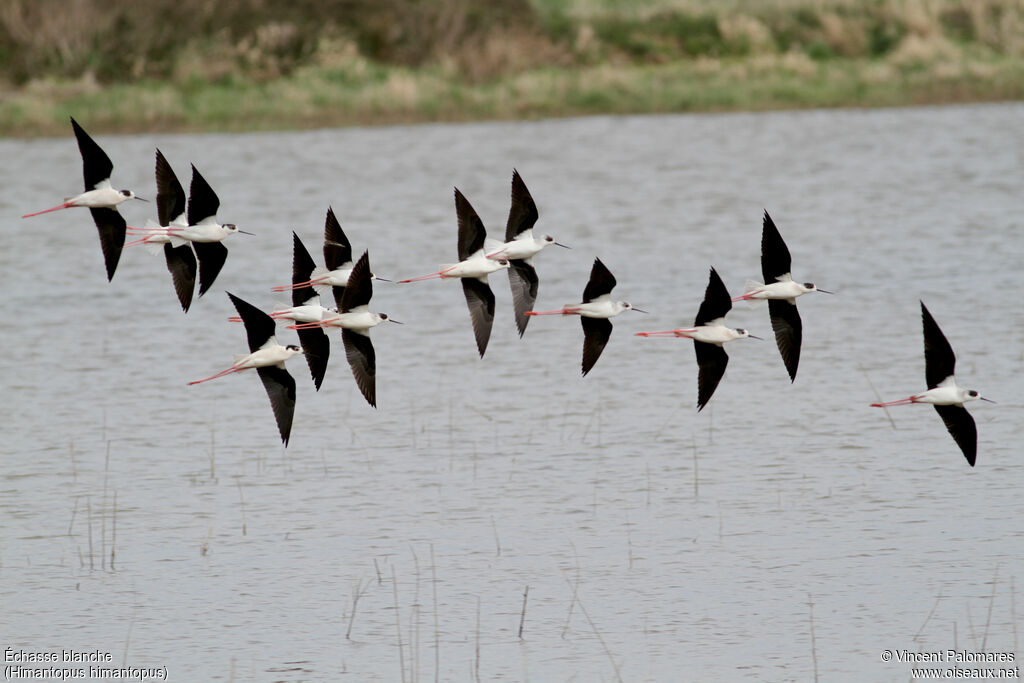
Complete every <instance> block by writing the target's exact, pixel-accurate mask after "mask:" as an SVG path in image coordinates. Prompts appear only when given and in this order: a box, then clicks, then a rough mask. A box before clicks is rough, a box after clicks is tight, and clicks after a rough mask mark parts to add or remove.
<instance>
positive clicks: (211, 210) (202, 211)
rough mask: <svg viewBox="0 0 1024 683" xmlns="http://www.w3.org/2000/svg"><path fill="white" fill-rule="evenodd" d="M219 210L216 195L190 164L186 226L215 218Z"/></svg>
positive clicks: (193, 165) (218, 200)
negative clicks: (190, 173)
mask: <svg viewBox="0 0 1024 683" xmlns="http://www.w3.org/2000/svg"><path fill="white" fill-rule="evenodd" d="M219 208H220V199H218V198H217V193H216V192H214V191H213V188H212V187H210V184H209V183H208V182H206V178H204V177H203V176H202V174H200V173H199V171H198V170H197V169H196V165H195V164H192V185H191V186H190V187H189V191H188V224H189V225H198V224H199V223H200V222H202V221H203V220H204V219H206V218H211V217H214V216H216V215H217V209H219ZM200 295H201V294H200Z"/></svg>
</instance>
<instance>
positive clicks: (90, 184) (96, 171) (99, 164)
mask: <svg viewBox="0 0 1024 683" xmlns="http://www.w3.org/2000/svg"><path fill="white" fill-rule="evenodd" d="M71 127H72V128H74V129H75V138H76V139H77V140H78V151H79V152H80V153H81V155H82V178H83V179H84V180H85V189H86V191H89V190H93V189H96V186H97V185H99V184H100V183H102V182H103V181H104V180H110V174H111V173H113V172H114V164H113V163H111V161H110V157H108V156H107V153H106V152H104V151H103V150H102V149H100V146H99V145H97V144H96V141H95V140H93V139H92V138H91V137H89V134H88V133H86V132H85V131H84V130H82V127H81V126H80V125H78V121H75V119H73V118H72V119H71Z"/></svg>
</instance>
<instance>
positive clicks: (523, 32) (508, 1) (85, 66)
mask: <svg viewBox="0 0 1024 683" xmlns="http://www.w3.org/2000/svg"><path fill="white" fill-rule="evenodd" d="M56 1H57V0H39V2H40V3H42V4H43V5H45V4H46V3H48V2H56ZM100 1H101V0H82V3H84V4H83V6H84V5H85V4H88V3H89V2H100ZM296 1H297V2H298V3H299V4H296V5H294V6H291V5H289V7H291V10H289V11H290V12H291V13H290V14H289V13H281V12H283V11H284V10H280V7H282V6H283V5H278V4H276V3H267V4H264V5H260V6H259V7H260V8H261V11H262V12H264V14H256V15H254V14H252V13H247V14H244V16H243V15H241V14H239V13H240V12H242V11H243V10H246V9H247V8H249V9H251V8H252V7H253V6H254V5H252V4H251V3H237V2H232V0H222V1H221V2H219V3H218V4H217V12H218V13H219V14H218V15H217V16H218V17H220V20H222V21H225V22H228V23H229V25H230V26H231V27H232V28H231V30H230V31H228V29H226V28H223V27H221V28H218V26H216V25H211V26H209V27H207V28H208V31H209V32H208V33H207V34H201V35H199V36H198V37H197V38H195V39H194V40H193V41H192V42H189V43H188V44H187V45H181V44H178V43H174V47H175V49H174V50H171V51H169V52H160V53H147V52H145V51H144V46H146V45H163V44H164V43H166V42H167V41H168V40H171V39H173V40H178V38H176V37H175V36H177V35H178V34H177V33H174V32H172V33H166V31H165V32H164V33H160V34H159V35H156V36H154V37H153V39H152V40H147V37H146V35H144V34H141V33H140V35H138V36H137V39H136V40H133V41H131V42H130V43H129V44H127V45H123V46H122V47H121V48H119V49H121V50H122V52H121V53H118V54H117V55H113V56H111V55H107V56H104V54H103V53H102V51H100V50H99V47H97V46H99V45H104V44H106V43H105V42H104V41H103V37H104V36H105V35H106V34H104V33H103V31H104V30H106V29H104V25H103V23H102V22H97V23H96V24H95V25H91V24H88V23H84V24H83V23H82V22H78V21H72V19H73V17H66V16H62V15H60V14H47V13H45V12H44V11H43V10H44V9H45V8H44V7H42V5H40V8H36V9H35V10H33V11H37V10H38V12H39V14H38V15H37V16H35V17H34V19H33V20H34V21H35V22H36V23H37V24H39V26H38V31H36V32H25V31H23V30H22V31H14V30H12V28H11V27H10V26H8V24H9V23H10V21H11V17H12V16H13V14H10V13H8V14H0V55H8V56H10V55H15V56H16V57H17V58H16V59H14V58H12V59H9V60H7V61H3V62H0V135H7V136H14V135H18V136H26V135H48V134H66V133H67V117H68V116H69V115H74V116H76V117H80V118H81V119H82V120H84V121H88V122H89V128H90V130H96V131H107V132H110V131H118V130H120V131H152V130H176V131H201V130H232V131H234V130H253V129H258V130H266V129H276V128H303V127H310V126H338V125H353V124H359V125H366V124H382V123H397V122H402V123H406V122H416V121H459V120H470V119H483V118H519V117H526V118H536V117H551V116H569V115H578V114H603V113H639V112H675V111H721V110H733V109H747V110H763V109H776V108H785V107H837V106H892V105H902V104H920V103H942V102H962V101H977V100H1006V99H1020V98H1022V97H1024V2H1021V0H931V1H930V2H927V3H923V2H909V1H907V0H870V1H866V2H859V1H856V0H494V2H493V3H490V4H487V5H481V4H479V3H474V2H473V0H445V2H443V3H428V4H423V3H418V2H415V0H375V1H374V2H367V3H364V4H361V5H360V4H359V3H358V2H356V4H357V5H358V6H360V7H363V8H364V12H365V15H354V14H351V13H349V14H335V15H331V12H332V11H333V12H338V11H340V10H339V9H338V8H344V7H350V6H353V5H352V4H351V3H353V2H355V0H322V1H321V2H319V3H313V5H315V7H316V8H318V10H317V12H313V11H312V10H308V11H303V10H302V7H304V6H305V5H303V4H302V2H300V0H296ZM302 1H303V2H304V1H305V0H302ZM161 3H163V4H161ZM167 3H175V4H181V3H184V5H186V6H189V7H193V8H195V7H199V6H200V5H201V4H202V0H154V6H158V7H159V6H164V5H167ZM346 3H349V4H346ZM307 4H308V3H307ZM313 5H310V6H311V7H312V6H313ZM25 7H30V6H28V5H26V6H25ZM31 7H33V8H35V7H36V6H34V5H33V6H31ZM76 7H77V5H76ZM116 7H121V6H120V5H117V6H116ZM141 7H142V6H141V5H125V6H124V7H123V8H121V9H120V11H122V12H124V15H123V20H124V21H127V22H130V23H131V25H132V26H134V27H135V30H136V31H137V32H143V31H146V30H152V31H158V30H161V31H162V30H163V29H160V28H159V27H160V26H161V25H160V24H156V25H155V28H146V27H148V26H149V24H148V23H147V22H145V21H144V20H145V18H146V15H145V11H146V10H145V9H141ZM168 7H169V5H168V6H166V7H164V9H165V10H166V9H168ZM125 8H129V9H125ZM296 8H298V9H296ZM367 8H371V9H367ZM438 8H440V9H438ZM399 10H401V11H399ZM406 10H408V11H409V12H412V16H411V17H404V14H403V13H402V11H406ZM442 10H443V11H445V12H448V13H449V14H436V13H433V12H440V11H442ZM76 11H77V10H76ZM275 12H278V14H275ZM389 12H390V13H389ZM531 12H532V15H531ZM188 16H192V15H191V14H189V15H188ZM332 16H333V17H334V20H332V19H331V17H332ZM339 17H342V18H344V21H345V22H347V23H339V22H340V21H341V19H339ZM403 17H404V18H403ZM513 17H514V18H515V19H514V20H513V19H512V18H513ZM48 22H49V23H48ZM111 25H112V26H113V25H116V22H114V23H112V24H111ZM5 27H6V28H7V33H5ZM382 27H384V28H382ZM388 27H390V28H388ZM14 28H17V27H14ZM108 28H109V27H108ZM385 29H387V30H385ZM392 29H394V30H392ZM50 34H54V35H58V34H59V35H62V36H66V37H67V40H66V41H65V43H66V45H67V46H69V47H68V48H67V50H66V51H65V52H64V53H61V54H55V53H51V52H50V50H52V41H46V40H35V38H34V36H37V35H41V36H46V35H50ZM19 36H23V37H24V36H28V37H29V38H32V39H33V40H35V42H28V43H19V42H18V40H19ZM396 36H397V38H396ZM26 40H28V38H26ZM161 41H163V42H161ZM172 42H173V41H172ZM136 46H139V47H138V48H137V49H139V50H143V51H142V52H139V53H137V54H136V53H132V52H131V51H132V50H133V49H136ZM72 48H74V49H72ZM76 50H77V51H76ZM5 69H6V70H5ZM112 74H113V75H115V76H114V77H112V76H111V75H112ZM5 79H6V82H5Z"/></svg>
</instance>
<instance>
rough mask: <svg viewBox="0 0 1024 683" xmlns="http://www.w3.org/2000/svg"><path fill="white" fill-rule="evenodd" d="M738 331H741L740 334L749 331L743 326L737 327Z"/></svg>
mask: <svg viewBox="0 0 1024 683" xmlns="http://www.w3.org/2000/svg"><path fill="white" fill-rule="evenodd" d="M736 331H737V332H739V333H740V334H746V333H747V331H746V330H745V329H743V328H742V327H737V328H736Z"/></svg>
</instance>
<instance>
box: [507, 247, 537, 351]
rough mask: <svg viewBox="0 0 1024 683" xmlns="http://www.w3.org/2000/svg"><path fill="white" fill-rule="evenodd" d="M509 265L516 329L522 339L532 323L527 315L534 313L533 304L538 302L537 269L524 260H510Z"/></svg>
mask: <svg viewBox="0 0 1024 683" xmlns="http://www.w3.org/2000/svg"><path fill="white" fill-rule="evenodd" d="M508 265H509V269H508V282H509V284H510V285H511V286H512V305H513V307H514V308H515V314H516V327H517V328H519V336H520V337H522V336H523V334H524V333H525V332H526V324H527V323H528V322H530V316H528V315H526V312H527V311H532V310H533V304H534V302H535V301H537V285H538V282H539V281H538V279H537V269H536V268H534V267H533V266H532V265H531V264H530V263H529V261H526V260H523V259H510V260H509V262H508Z"/></svg>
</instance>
